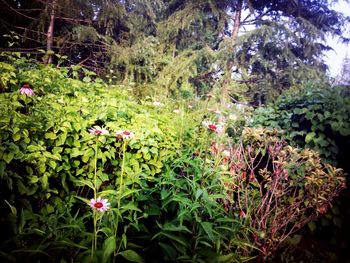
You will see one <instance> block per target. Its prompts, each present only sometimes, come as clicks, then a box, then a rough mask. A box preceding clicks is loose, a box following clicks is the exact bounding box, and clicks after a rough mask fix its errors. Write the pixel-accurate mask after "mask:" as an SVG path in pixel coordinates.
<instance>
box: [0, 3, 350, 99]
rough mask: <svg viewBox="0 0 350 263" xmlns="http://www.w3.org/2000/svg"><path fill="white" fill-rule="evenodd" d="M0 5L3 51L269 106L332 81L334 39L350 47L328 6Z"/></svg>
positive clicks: (172, 90) (169, 89)
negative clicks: (307, 84)
mask: <svg viewBox="0 0 350 263" xmlns="http://www.w3.org/2000/svg"><path fill="white" fill-rule="evenodd" d="M1 2H2V6H3V8H2V9H1V10H0V17H1V18H0V19H1V28H0V30H1V32H2V36H1V40H0V45H1V47H2V50H3V51H4V50H12V51H22V52H27V53H28V52H30V53H33V54H35V55H36V56H37V58H38V59H41V60H43V62H44V63H55V64H57V63H62V58H63V59H64V62H63V63H65V64H79V65H82V66H84V67H86V68H88V69H91V70H93V71H95V72H97V73H98V74H100V75H102V76H106V75H109V76H111V75H112V76H113V80H114V81H118V82H124V83H126V82H132V83H135V84H136V85H137V86H139V87H141V88H144V89H146V86H147V85H148V86H150V85H151V86H152V87H153V89H155V90H156V92H161V93H164V94H167V95H176V96H177V95H179V94H181V93H183V91H189V92H191V93H193V94H195V95H202V94H205V93H206V92H209V91H212V90H222V96H223V97H225V96H227V95H230V97H231V98H232V99H234V100H248V101H249V102H251V103H253V104H261V103H265V102H267V101H269V100H271V99H273V98H275V97H276V96H277V95H279V94H280V93H281V92H282V91H283V90H286V89H289V88H291V87H297V86H298V85H299V84H301V83H302V82H304V81H307V80H310V79H314V78H319V77H320V76H322V75H324V74H325V73H326V70H327V66H326V64H325V62H324V60H323V57H322V54H323V51H326V50H329V49H330V47H328V46H327V44H326V43H325V37H326V36H327V35H333V36H339V37H341V38H342V39H343V40H344V41H346V40H348V39H347V38H346V37H345V36H344V35H343V33H344V28H345V26H346V23H347V21H348V20H349V18H347V17H345V16H344V15H343V14H341V13H339V12H336V11H334V10H332V8H331V7H332V3H333V2H334V1H329V0H322V1H315V0H293V1H287V0H274V1H258V0H221V1H213V0H203V1H195V0H156V1H149V0H123V1H121V0H86V1H85V0H84V1H82V0H69V1H67V0H32V1H24V0H1ZM4 36H5V37H4ZM15 36H17V38H18V40H17V41H13V40H14V39H13V38H14V37H15ZM11 38H12V39H11ZM8 43H10V46H8Z"/></svg>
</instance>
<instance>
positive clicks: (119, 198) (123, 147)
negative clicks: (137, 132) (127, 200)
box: [118, 140, 127, 209]
mask: <svg viewBox="0 0 350 263" xmlns="http://www.w3.org/2000/svg"><path fill="white" fill-rule="evenodd" d="M126 144H127V140H124V141H123V146H122V152H123V158H122V167H121V173H120V181H119V195H118V209H119V208H120V200H121V195H122V187H123V177H124V164H125V151H126Z"/></svg>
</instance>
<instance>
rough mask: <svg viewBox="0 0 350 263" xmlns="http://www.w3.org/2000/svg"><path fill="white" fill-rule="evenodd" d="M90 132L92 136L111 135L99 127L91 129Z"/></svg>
mask: <svg viewBox="0 0 350 263" xmlns="http://www.w3.org/2000/svg"><path fill="white" fill-rule="evenodd" d="M88 131H89V132H90V134H94V135H106V134H108V133H109V131H107V130H105V129H101V128H100V127H98V126H96V128H91V129H89V130H88Z"/></svg>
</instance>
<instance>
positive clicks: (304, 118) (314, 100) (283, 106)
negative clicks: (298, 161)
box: [252, 85, 350, 164]
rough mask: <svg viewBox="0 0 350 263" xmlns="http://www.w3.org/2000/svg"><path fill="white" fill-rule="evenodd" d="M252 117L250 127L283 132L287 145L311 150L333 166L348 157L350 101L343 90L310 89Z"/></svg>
mask: <svg viewBox="0 0 350 263" xmlns="http://www.w3.org/2000/svg"><path fill="white" fill-rule="evenodd" d="M253 116H254V118H253V124H252V125H253V126H263V127H267V128H277V129H281V130H284V131H285V135H286V137H287V139H288V141H289V142H290V143H292V144H293V143H296V144H297V145H299V146H302V147H304V148H307V147H308V148H312V149H314V150H316V151H317V152H319V153H320V155H321V157H323V158H325V159H326V160H328V161H331V162H332V163H334V164H336V163H337V161H340V162H341V163H342V164H345V160H344V158H346V156H349V155H348V154H349V150H348V149H349V146H350V144H349V143H350V98H349V96H346V90H345V89H344V88H341V87H314V86H312V85H311V86H308V87H306V88H305V89H304V90H303V91H301V92H298V93H297V94H295V93H289V94H286V95H284V96H281V97H280V98H279V99H278V100H277V102H276V103H275V104H274V105H270V106H268V107H266V108H259V109H257V110H256V112H255V113H254V115H253Z"/></svg>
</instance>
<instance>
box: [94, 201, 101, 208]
mask: <svg viewBox="0 0 350 263" xmlns="http://www.w3.org/2000/svg"><path fill="white" fill-rule="evenodd" d="M94 206H95V207H96V208H101V207H103V203H102V202H96V203H95V204H94Z"/></svg>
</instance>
